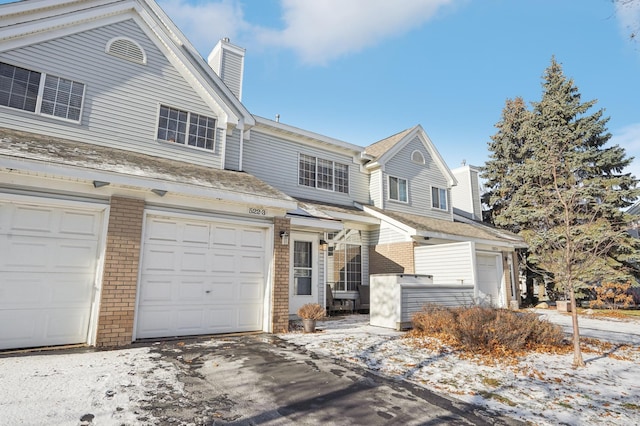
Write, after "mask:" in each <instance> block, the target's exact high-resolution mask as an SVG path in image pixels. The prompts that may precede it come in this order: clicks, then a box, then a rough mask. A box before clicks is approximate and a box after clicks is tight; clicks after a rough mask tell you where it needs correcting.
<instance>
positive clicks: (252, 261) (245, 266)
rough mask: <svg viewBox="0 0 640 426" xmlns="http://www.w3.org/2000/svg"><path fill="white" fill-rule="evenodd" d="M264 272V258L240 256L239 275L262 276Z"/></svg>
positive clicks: (259, 256)
mask: <svg viewBox="0 0 640 426" xmlns="http://www.w3.org/2000/svg"><path fill="white" fill-rule="evenodd" d="M263 271H264V256H262V255H261V254H260V255H256V256H251V255H248V254H246V255H241V257H240V268H239V271H238V272H239V273H241V274H243V275H245V274H262V273H263Z"/></svg>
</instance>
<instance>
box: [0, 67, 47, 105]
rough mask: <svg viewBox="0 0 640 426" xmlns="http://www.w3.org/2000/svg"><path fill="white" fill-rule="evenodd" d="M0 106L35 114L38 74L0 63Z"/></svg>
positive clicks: (38, 82)
mask: <svg viewBox="0 0 640 426" xmlns="http://www.w3.org/2000/svg"><path fill="white" fill-rule="evenodd" d="M0 76H1V77H0V105H4V106H8V107H11V108H17V109H21V110H24V111H30V112H35V110H36V100H37V96H38V84H40V73H38V72H35V71H31V70H28V69H25V68H20V67H15V66H13V65H9V64H5V63H0Z"/></svg>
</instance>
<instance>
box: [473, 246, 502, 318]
mask: <svg viewBox="0 0 640 426" xmlns="http://www.w3.org/2000/svg"><path fill="white" fill-rule="evenodd" d="M476 258H477V264H478V299H479V300H478V301H479V302H480V303H482V304H484V305H489V306H495V307H501V305H502V303H501V301H500V298H499V294H500V281H501V279H500V278H501V277H500V271H499V270H498V262H499V260H500V256H499V255H495V254H477V255H476Z"/></svg>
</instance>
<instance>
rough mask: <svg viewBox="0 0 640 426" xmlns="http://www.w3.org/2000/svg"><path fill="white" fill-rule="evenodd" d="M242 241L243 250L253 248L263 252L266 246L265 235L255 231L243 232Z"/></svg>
mask: <svg viewBox="0 0 640 426" xmlns="http://www.w3.org/2000/svg"><path fill="white" fill-rule="evenodd" d="M240 241H241V243H240V246H241V247H242V248H253V249H257V250H261V251H262V250H263V249H264V245H265V240H264V233H263V232H260V231H254V230H242V231H241V239H240Z"/></svg>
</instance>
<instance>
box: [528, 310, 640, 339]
mask: <svg viewBox="0 0 640 426" xmlns="http://www.w3.org/2000/svg"><path fill="white" fill-rule="evenodd" d="M533 311H534V312H535V313H537V314H538V315H540V317H541V318H544V319H547V320H548V321H550V322H552V323H554V324H558V325H560V326H561V327H562V329H563V330H564V331H565V332H566V333H568V334H572V333H573V326H572V322H571V314H570V313H564V312H558V311H557V310H555V309H534V310H533ZM578 327H580V336H582V337H593V338H595V339H600V340H604V341H607V342H611V343H616V344H628V345H635V346H640V320H636V319H630V320H626V321H623V320H615V319H608V318H607V319H603V318H595V317H589V316H588V315H579V316H578Z"/></svg>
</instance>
